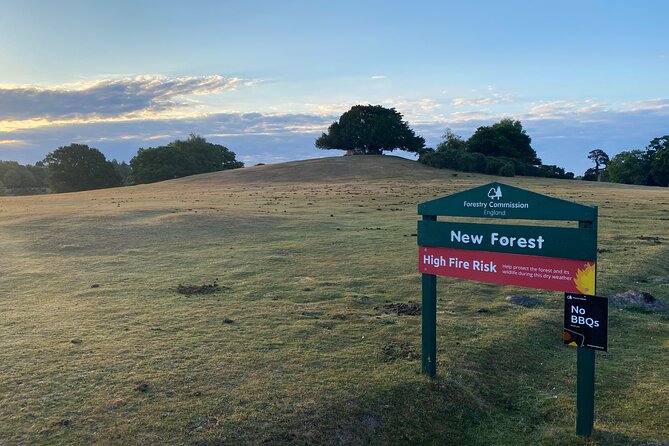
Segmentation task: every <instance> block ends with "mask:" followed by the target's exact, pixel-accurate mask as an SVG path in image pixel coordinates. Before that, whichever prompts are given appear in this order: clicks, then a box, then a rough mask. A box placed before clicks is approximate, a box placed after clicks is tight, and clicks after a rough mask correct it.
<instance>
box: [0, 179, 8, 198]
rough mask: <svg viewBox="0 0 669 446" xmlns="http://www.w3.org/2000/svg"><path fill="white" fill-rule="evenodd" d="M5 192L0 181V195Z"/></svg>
mask: <svg viewBox="0 0 669 446" xmlns="http://www.w3.org/2000/svg"><path fill="white" fill-rule="evenodd" d="M5 192H7V189H6V188H5V185H4V184H3V183H2V181H0V195H4V194H5Z"/></svg>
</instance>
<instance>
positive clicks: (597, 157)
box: [588, 149, 610, 181]
mask: <svg viewBox="0 0 669 446" xmlns="http://www.w3.org/2000/svg"><path fill="white" fill-rule="evenodd" d="M588 159H589V160H592V162H593V163H595V181H599V180H600V177H601V173H602V169H601V168H600V167H601V166H604V167H605V168H606V165H607V164H608V163H609V161H610V159H609V155H607V154H606V152H604V151H603V150H602V149H595V150H591V151H590V153H589V154H588Z"/></svg>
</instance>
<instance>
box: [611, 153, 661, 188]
mask: <svg viewBox="0 0 669 446" xmlns="http://www.w3.org/2000/svg"><path fill="white" fill-rule="evenodd" d="M649 170H650V160H649V158H648V155H647V152H644V151H642V150H630V151H628V152H620V153H619V154H617V155H616V156H614V157H613V158H612V159H611V161H609V164H608V165H607V166H606V169H605V170H604V172H603V173H602V180H604V181H610V182H612V183H625V184H649V179H650V176H649Z"/></svg>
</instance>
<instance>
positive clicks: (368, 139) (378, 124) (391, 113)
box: [316, 105, 425, 155]
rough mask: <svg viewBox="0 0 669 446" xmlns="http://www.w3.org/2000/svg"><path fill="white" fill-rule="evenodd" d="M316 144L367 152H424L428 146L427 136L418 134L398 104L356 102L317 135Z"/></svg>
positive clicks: (327, 147)
mask: <svg viewBox="0 0 669 446" xmlns="http://www.w3.org/2000/svg"><path fill="white" fill-rule="evenodd" d="M316 147H318V148H319V149H328V150H329V149H335V150H351V151H352V152H353V153H355V154H365V155H370V154H371V155H380V154H381V153H382V152H383V151H393V150H395V149H401V150H406V151H408V152H415V153H420V152H422V151H423V150H424V148H425V139H423V137H421V136H416V135H415V133H414V131H413V130H411V128H409V125H408V123H407V122H406V121H403V120H402V114H401V113H399V112H398V111H397V110H395V109H394V108H385V107H382V106H380V105H355V106H353V107H351V109H350V110H349V111H347V112H345V113H344V114H343V115H341V117H340V118H339V121H338V122H337V121H335V122H333V123H332V125H330V127H329V128H328V132H327V133H323V134H321V136H320V137H319V138H318V139H316Z"/></svg>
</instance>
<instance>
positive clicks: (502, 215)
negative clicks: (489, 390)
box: [418, 183, 597, 435]
mask: <svg viewBox="0 0 669 446" xmlns="http://www.w3.org/2000/svg"><path fill="white" fill-rule="evenodd" d="M418 214H419V215H421V216H422V221H419V222H418V245H419V253H418V266H419V271H420V272H421V273H422V283H423V312H422V314H423V322H422V329H423V333H422V338H423V341H422V357H423V363H422V368H423V373H425V374H427V375H428V376H434V375H435V374H436V355H437V348H436V323H437V276H447V277H455V278H461V279H467V280H476V281H481V282H488V283H498V284H504V285H517V286H524V287H529V288H539V289H549V290H557V291H564V292H567V293H570V295H572V296H585V295H594V294H595V291H596V286H595V285H596V271H597V270H596V263H597V207H596V206H587V205H583V204H579V203H574V202H571V201H567V200H562V199H559V198H554V197H549V196H547V195H542V194H539V193H536V192H532V191H528V190H524V189H520V188H518V187H514V186H509V185H506V184H502V183H490V184H485V185H483V186H479V187H474V188H472V189H469V190H465V191H462V192H458V193H455V194H452V195H449V196H446V197H442V198H437V199H434V200H430V201H426V202H424V203H421V204H419V205H418ZM443 216H447V217H471V218H476V219H495V220H497V221H498V222H499V219H501V220H504V219H507V220H541V221H544V220H549V221H564V222H577V223H578V227H571V228H569V227H557V226H546V225H545V224H544V225H534V226H522V225H516V224H486V223H480V222H461V221H438V220H437V219H438V218H439V217H443ZM510 223H512V222H510ZM579 293H580V294H579ZM577 311H581V307H578V310H577ZM578 317H579V316H578V315H576V320H577V322H578V321H580V319H578ZM569 320H570V321H571V319H569ZM585 320H587V318H586V319H585ZM572 331H574V332H576V329H572ZM576 357H577V362H576V365H577V395H576V400H577V403H576V405H577V410H576V432H577V433H578V434H579V435H590V434H591V432H592V425H593V421H594V376H595V375H594V370H595V366H594V364H595V356H594V350H592V349H588V348H582V347H579V348H578V350H577V355H576Z"/></svg>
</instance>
